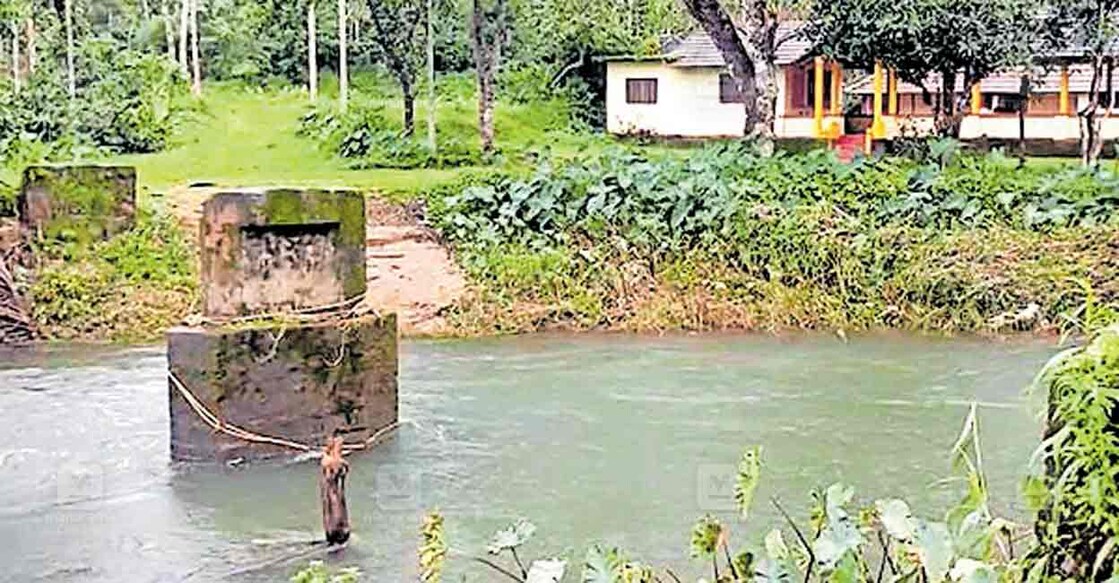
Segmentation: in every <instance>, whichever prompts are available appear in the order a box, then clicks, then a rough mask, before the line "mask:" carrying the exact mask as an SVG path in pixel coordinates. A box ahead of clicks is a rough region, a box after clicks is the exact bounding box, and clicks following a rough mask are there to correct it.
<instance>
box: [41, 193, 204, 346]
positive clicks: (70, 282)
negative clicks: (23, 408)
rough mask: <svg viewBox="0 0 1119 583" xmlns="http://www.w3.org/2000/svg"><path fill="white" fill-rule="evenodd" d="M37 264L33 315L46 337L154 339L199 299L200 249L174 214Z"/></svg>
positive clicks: (148, 218) (47, 252) (45, 254)
mask: <svg viewBox="0 0 1119 583" xmlns="http://www.w3.org/2000/svg"><path fill="white" fill-rule="evenodd" d="M36 259H37V261H39V262H40V264H39V265H38V266H37V269H36V270H35V277H34V281H33V283H32V285H31V289H30V298H31V300H32V305H33V309H32V316H33V318H34V320H35V323H36V325H37V326H38V328H39V331H40V332H41V333H42V334H44V335H45V336H46V337H47V338H51V339H74V338H80V339H84V340H91V339H105V340H121V341H135V340H152V339H155V338H157V337H158V336H159V335H160V334H162V332H163V330H165V329H166V328H167V327H169V326H171V325H173V324H174V323H175V322H177V321H178V320H180V319H181V318H182V317H183V316H184V315H186V314H187V313H189V311H190V309H191V307H192V305H193V303H194V301H195V297H196V289H197V283H196V281H195V264H194V262H195V255H194V251H193V250H192V249H191V247H190V245H189V243H188V242H187V240H186V238H185V237H184V235H183V234H182V231H181V230H180V229H179V227H178V225H177V224H176V223H175V221H174V219H173V218H171V217H168V216H162V215H151V214H147V213H145V214H141V215H140V216H139V217H138V221H137V226H136V228H134V229H133V230H131V231H128V232H126V233H121V234H119V235H117V236H115V237H113V238H111V239H109V240H108V241H104V242H101V243H97V244H95V245H93V246H92V247H89V248H86V249H81V250H75V249H72V248H70V249H65V250H64V249H63V248H60V247H46V248H42V249H41V250H40V252H38V253H37V254H36Z"/></svg>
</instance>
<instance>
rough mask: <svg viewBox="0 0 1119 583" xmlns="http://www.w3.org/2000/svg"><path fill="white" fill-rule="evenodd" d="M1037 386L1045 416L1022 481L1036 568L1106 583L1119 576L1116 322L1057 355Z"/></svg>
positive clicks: (1053, 574)
mask: <svg viewBox="0 0 1119 583" xmlns="http://www.w3.org/2000/svg"><path fill="white" fill-rule="evenodd" d="M1035 387H1036V390H1038V391H1039V392H1042V393H1043V394H1044V395H1046V396H1047V413H1046V431H1045V440H1044V441H1043V442H1042V444H1041V446H1040V447H1039V448H1038V450H1037V452H1036V454H1035V455H1034V459H1033V461H1032V466H1033V474H1032V475H1031V476H1030V478H1029V479H1028V480H1027V482H1026V484H1027V488H1026V489H1027V492H1029V493H1030V494H1031V496H1030V498H1031V499H1032V502H1033V504H1034V506H1035V509H1036V510H1038V511H1039V512H1038V523H1037V536H1038V538H1039V543H1040V544H1039V546H1038V549H1037V550H1036V551H1035V553H1034V554H1033V556H1032V557H1031V558H1032V560H1033V561H1034V562H1035V566H1034V568H1033V569H1034V570H1036V571H1037V572H1039V573H1041V574H1044V575H1046V576H1050V577H1060V578H1072V579H1075V580H1078V581H1087V580H1092V581H1104V580H1109V578H1111V577H1113V576H1115V575H1116V574H1117V573H1119V487H1117V484H1116V480H1115V476H1116V474H1117V473H1119V440H1117V432H1119V427H1117V425H1116V422H1115V419H1116V412H1117V411H1119V327H1116V326H1112V327H1106V328H1104V329H1102V330H1101V331H1100V332H1099V333H1098V334H1097V335H1096V336H1095V337H1094V339H1093V340H1092V341H1091V343H1089V344H1088V345H1087V346H1084V347H1080V348H1075V349H1072V350H1069V351H1066V352H1064V353H1061V354H1059V355H1057V356H1056V357H1054V358H1053V360H1052V361H1051V362H1050V363H1049V364H1048V365H1047V366H1046V367H1045V369H1044V370H1043V371H1042V372H1041V374H1040V375H1039V376H1038V379H1037V381H1036V383H1035Z"/></svg>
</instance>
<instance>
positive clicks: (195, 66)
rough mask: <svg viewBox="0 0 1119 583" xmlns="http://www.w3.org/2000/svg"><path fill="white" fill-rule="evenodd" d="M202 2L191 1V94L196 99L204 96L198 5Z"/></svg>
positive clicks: (198, 0) (197, 0) (200, 0)
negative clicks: (199, 47) (199, 48)
mask: <svg viewBox="0 0 1119 583" xmlns="http://www.w3.org/2000/svg"><path fill="white" fill-rule="evenodd" d="M201 2H202V0H190V58H191V66H192V67H191V84H190V92H191V93H192V94H193V95H194V96H195V97H201V96H202V58H201V55H200V54H199V50H198V44H199V43H198V5H199V4H200V3H201Z"/></svg>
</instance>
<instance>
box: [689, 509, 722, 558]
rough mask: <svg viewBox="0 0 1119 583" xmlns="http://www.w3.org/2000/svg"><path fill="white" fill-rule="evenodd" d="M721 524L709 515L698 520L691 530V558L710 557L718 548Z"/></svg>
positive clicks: (720, 537)
mask: <svg viewBox="0 0 1119 583" xmlns="http://www.w3.org/2000/svg"><path fill="white" fill-rule="evenodd" d="M722 537H723V524H722V523H721V522H719V521H718V519H716V518H714V517H712V516H711V515H707V516H704V517H703V518H700V519H699V520H698V521H696V523H695V527H694V528H692V556H693V557H710V556H711V555H714V554H715V551H716V550H718V548H719V543H720V542H721V539H722Z"/></svg>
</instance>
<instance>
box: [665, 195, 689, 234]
mask: <svg viewBox="0 0 1119 583" xmlns="http://www.w3.org/2000/svg"><path fill="white" fill-rule="evenodd" d="M691 211H692V200H691V198H690V195H689V194H686V193H681V196H680V198H678V199H676V205H675V207H673V209H672V219H671V220H670V222H669V224H670V225H672V228H673V229H679V228H680V227H681V226H682V225H683V224H684V219H686V218H688V213H690V212H691Z"/></svg>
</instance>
